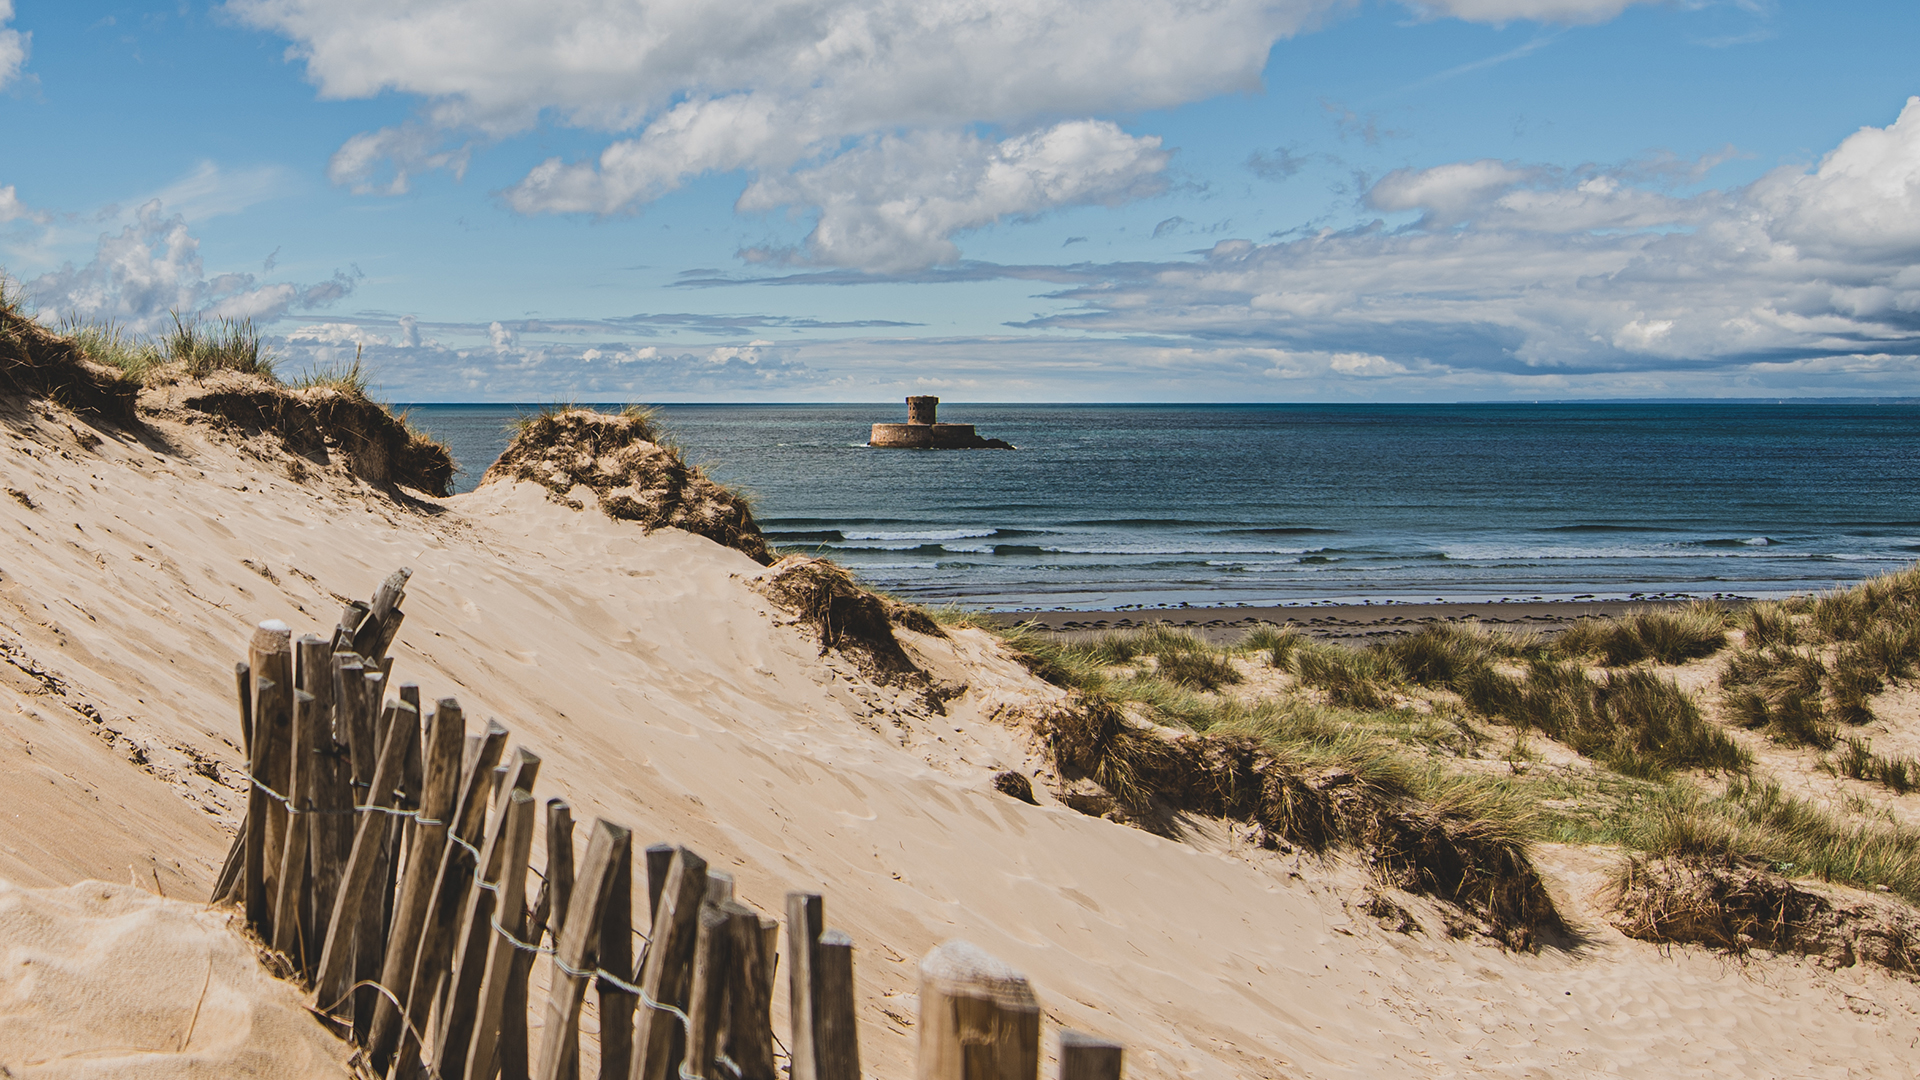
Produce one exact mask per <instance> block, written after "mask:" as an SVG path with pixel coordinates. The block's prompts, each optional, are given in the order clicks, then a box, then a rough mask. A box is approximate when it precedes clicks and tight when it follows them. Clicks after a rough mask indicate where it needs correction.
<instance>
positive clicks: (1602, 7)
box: [1403, 0, 1657, 24]
mask: <svg viewBox="0 0 1920 1080" xmlns="http://www.w3.org/2000/svg"><path fill="white" fill-rule="evenodd" d="M1403 2H1405V3H1406V5H1407V6H1408V7H1410V8H1412V9H1414V10H1415V11H1416V12H1419V13H1420V14H1422V15H1425V16H1427V17H1429V18H1442V17H1452V18H1455V19H1461V20H1464V21H1466V22H1479V23H1496V24H1497V23H1509V22H1516V21H1519V20H1526V21H1529V22H1557V23H1601V22H1606V21H1607V20H1608V19H1612V18H1615V17H1616V16H1618V15H1619V14H1620V13H1621V12H1623V11H1625V10H1627V9H1628V8H1630V7H1632V6H1634V5H1635V4H1651V3H1655V2H1657V0H1403Z"/></svg>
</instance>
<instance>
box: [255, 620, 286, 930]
mask: <svg viewBox="0 0 1920 1080" xmlns="http://www.w3.org/2000/svg"><path fill="white" fill-rule="evenodd" d="M247 666H248V667H250V668H252V669H253V693H254V702H253V733H254V751H255V753H254V759H255V760H254V761H253V770H252V771H253V775H254V776H255V777H256V778H257V779H258V780H259V781H260V783H261V784H264V785H265V787H266V788H267V789H271V790H272V791H273V792H274V793H276V794H275V795H269V794H268V793H267V791H266V790H263V789H262V788H261V787H259V786H255V787H254V788H253V794H255V795H259V796H260V803H261V809H262V813H261V814H260V815H258V817H257V820H258V821H259V822H260V828H261V845H260V879H261V889H260V905H259V906H260V909H261V910H260V911H259V915H260V919H259V921H257V922H255V924H254V929H255V931H256V932H257V933H259V935H260V940H262V941H266V942H271V941H272V940H273V936H274V923H275V918H274V915H275V911H274V907H275V905H276V904H277V903H278V901H279V894H280V862H281V857H280V849H281V848H282V847H283V846H284V845H285V844H286V841H287V807H286V805H285V804H284V803H282V802H281V801H280V799H279V798H277V797H276V795H283V796H285V797H287V798H289V799H291V798H293V793H292V792H290V791H288V790H287V789H288V786H289V785H288V783H287V773H288V770H289V769H291V768H292V761H293V748H292V746H291V745H289V744H290V742H291V740H292V738H293V630H292V629H291V628H289V627H288V626H287V624H286V623H283V622H281V621H280V620H279V619H268V620H267V621H266V622H263V623H261V624H260V625H259V627H258V628H257V629H255V630H254V632H253V638H252V639H251V640H250V641H248V642H247ZM252 805H253V803H252V799H251V797H249V801H248V807H249V809H251V807H252ZM248 907H249V910H251V909H252V907H253V901H252V900H251V899H249V900H248Z"/></svg>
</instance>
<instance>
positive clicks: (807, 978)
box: [787, 892, 827, 1080]
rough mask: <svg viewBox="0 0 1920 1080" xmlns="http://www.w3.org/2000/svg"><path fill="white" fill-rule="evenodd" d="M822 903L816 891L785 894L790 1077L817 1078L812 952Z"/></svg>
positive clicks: (817, 941) (817, 940) (823, 907)
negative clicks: (790, 1040)
mask: <svg viewBox="0 0 1920 1080" xmlns="http://www.w3.org/2000/svg"><path fill="white" fill-rule="evenodd" d="M826 918H827V916H826V904H825V902H824V901H823V900H821V898H820V894H819V893H806V892H790V893H788V894H787V995H788V998H787V1000H788V1007H787V1018H788V1020H789V1021H790V1022H791V1023H792V1025H793V1041H792V1042H791V1043H789V1044H788V1046H787V1053H788V1054H790V1055H791V1065H790V1067H791V1071H792V1078H791V1080H819V1077H818V1074H817V1070H816V1068H815V1064H814V1062H815V1057H814V1037H815V1033H816V1032H817V1031H818V1030H819V1021H818V1019H817V1017H816V1016H815V1013H814V995H815V985H814V967H815V963H814V953H815V951H816V950H817V949H818V948H819V946H820V932H821V931H823V930H825V929H826Z"/></svg>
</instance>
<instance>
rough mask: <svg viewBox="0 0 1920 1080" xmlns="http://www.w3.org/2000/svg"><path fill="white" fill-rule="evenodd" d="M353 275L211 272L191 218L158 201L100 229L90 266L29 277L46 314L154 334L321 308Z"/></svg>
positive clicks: (348, 288) (29, 289)
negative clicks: (175, 317)
mask: <svg viewBox="0 0 1920 1080" xmlns="http://www.w3.org/2000/svg"><path fill="white" fill-rule="evenodd" d="M354 284H355V279H354V278H353V277H351V276H349V275H347V274H342V273H336V274H335V275H334V276H333V278H332V279H331V280H328V281H323V282H320V283H318V284H314V285H296V284H291V283H288V282H273V283H268V284H264V285H263V284H260V283H259V282H258V281H257V280H256V279H255V278H254V276H253V275H252V274H245V273H226V274H217V275H215V276H213V277H208V276H207V274H206V271H205V268H204V267H203V265H202V263H201V259H200V241H199V240H198V239H196V238H195V237H194V236H193V235H192V233H191V232H189V231H188V229H187V221H186V218H185V217H183V216H181V215H179V214H171V215H169V214H168V213H167V212H166V209H165V208H164V207H163V206H162V204H161V203H160V202H159V200H153V201H150V202H148V203H146V204H145V205H143V206H141V207H140V209H139V211H138V212H137V213H136V215H135V219H134V221H133V223H132V224H130V225H128V226H127V227H126V228H124V229H122V230H121V231H120V232H119V233H118V234H112V233H108V234H103V235H102V236H101V237H100V240H99V243H98V244H97V245H96V247H95V249H94V255H93V259H92V260H91V261H89V262H88V263H87V264H86V265H85V266H75V265H73V264H72V263H67V264H66V265H64V266H62V267H61V268H60V269H58V270H54V271H52V272H50V273H46V274H42V275H40V276H39V277H36V278H33V279H32V280H30V281H28V282H26V284H25V286H24V289H25V292H26V294H27V295H28V296H29V297H30V298H32V300H33V301H34V304H35V306H36V307H38V308H39V310H40V311H41V312H42V313H43V314H44V315H46V316H49V317H59V316H66V315H73V316H77V317H80V318H83V319H96V320H111V321H113V322H117V323H119V324H121V325H123V326H124V327H126V328H127V329H128V330H131V331H133V332H135V333H152V332H155V331H158V330H161V329H163V328H165V327H166V326H168V325H170V324H171V321H172V313H173V312H179V313H180V314H181V315H183V316H192V315H198V316H207V317H213V318H222V317H224V318H232V319H248V318H250V319H254V320H256V321H260V320H268V319H273V318H277V317H279V316H281V315H283V314H285V313H286V312H288V311H289V310H292V309H295V308H299V309H311V308H316V307H322V306H325V305H327V304H330V303H332V302H334V301H336V300H339V299H341V298H343V297H345V296H346V295H347V294H348V293H350V292H352V291H353V287H354Z"/></svg>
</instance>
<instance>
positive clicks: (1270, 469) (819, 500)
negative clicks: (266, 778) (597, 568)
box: [414, 403, 1920, 609]
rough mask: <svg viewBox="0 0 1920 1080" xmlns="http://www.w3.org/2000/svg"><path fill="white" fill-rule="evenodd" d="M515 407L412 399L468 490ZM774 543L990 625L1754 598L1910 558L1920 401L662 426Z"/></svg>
mask: <svg viewBox="0 0 1920 1080" xmlns="http://www.w3.org/2000/svg"><path fill="white" fill-rule="evenodd" d="M530 409H531V407H527V408H515V407H512V406H497V405H489V406H449V405H431V406H418V407H416V408H415V412H414V417H415V419H416V421H417V422H419V423H420V424H421V425H422V426H424V427H425V428H427V429H428V430H430V431H433V432H435V433H436V434H438V435H440V436H441V437H443V438H445V439H446V440H447V441H448V442H450V443H451V444H452V445H453V449H454V453H455V456H456V457H458V458H459V459H460V460H461V462H462V463H463V465H465V467H466V468H467V469H468V470H469V471H468V473H467V474H466V475H465V476H463V477H461V481H462V485H461V486H462V490H465V489H466V488H470V487H471V486H472V485H473V484H474V483H476V482H477V481H478V478H479V474H480V473H481V472H483V471H484V470H485V467H486V465H487V464H488V463H489V462H491V461H492V460H493V458H494V457H495V456H497V455H498V454H499V452H500V450H501V448H503V447H504V446H505V444H506V439H507V436H506V434H505V432H504V430H503V424H504V422H505V421H506V420H508V419H510V418H511V417H513V416H515V415H518V414H519V413H521V412H524V411H530ZM660 412H661V416H660V421H661V423H662V425H663V426H664V427H665V429H666V430H667V431H668V432H669V433H670V434H671V436H672V438H673V440H674V441H676V442H678V443H679V444H680V445H681V446H682V447H683V448H684V449H685V450H686V451H687V453H688V456H689V458H691V459H692V460H694V461H696V462H699V463H701V464H703V465H705V466H706V467H707V469H708V471H709V472H710V473H711V474H712V475H714V476H715V477H716V478H718V479H721V480H724V481H728V482H731V483H734V484H738V485H740V486H742V487H744V488H746V489H747V490H748V491H749V492H751V493H752V495H753V497H754V508H755V514H756V516H757V517H758V519H759V521H760V524H761V527H762V528H763V529H765V530H766V532H767V533H768V536H769V538H770V539H771V540H772V541H773V542H774V543H775V544H777V545H779V546H781V547H782V548H787V549H819V550H823V551H825V552H827V553H829V554H831V555H832V557H833V558H834V559H835V560H837V561H839V562H840V563H841V564H843V565H845V566H847V567H848V568H849V569H851V570H853V571H854V572H855V573H856V574H858V575H859V576H860V577H861V578H863V579H865V580H866V581H868V582H869V583H871V584H874V585H876V586H879V587H881V588H885V589H888V590H891V591H893V592H896V593H899V594H901V595H904V596H908V597H911V598H914V599H917V600H922V601H929V602H939V601H945V600H957V601H962V602H964V603H966V604H968V605H970V606H977V607H984V608H996V609H1007V608H1056V607H1065V608H1083V609H1105V608H1115V607H1125V606H1130V605H1146V606H1163V605H1177V604H1181V603H1191V604H1195V605H1199V604H1208V605H1217V604H1242V603H1244V604H1271V603H1297V602H1303V601H1316V600H1321V601H1346V600H1357V599H1375V600H1379V599H1402V600H1435V599H1442V598H1444V599H1447V600H1461V601H1469V600H1486V599H1500V598H1515V599H1521V598H1532V597H1543V598H1549V599H1552V598H1566V597H1573V596H1581V595H1595V596H1601V597H1628V596H1633V595H1640V594H1645V595H1656V594H1671V593H1681V594H1689V595H1701V596H1711V595H1716V594H1718V595H1737V596H1765V595H1779V594H1784V593H1790V592H1798V591H1806V590H1812V589H1822V588H1829V587H1832V586H1833V585H1835V584H1838V583H1842V582H1848V581H1853V580H1857V579H1859V578H1861V577H1865V576H1868V575H1871V574H1875V573H1881V572H1884V571H1887V570H1891V569H1894V568H1897V567H1900V566H1904V565H1906V564H1908V563H1909V562H1912V561H1913V560H1914V559H1916V558H1920V494H1917V493H1916V487H1915V483H1914V481H1915V478H1916V470H1917V469H1920V407H1917V406H1914V405H1908V404H1899V405H1870V404H1869V405H1833V404H1793V403H1787V404H1779V405H1773V404H1734V405H1637V404H1604V405H1455V406H1414V405H1346V406H1324V405H1292V406H1290V405H1262V406H1186V405H1180V406H1114V405H1046V406H1039V405H959V404H948V405H945V406H943V407H942V410H941V419H943V420H955V421H959V422H963V423H974V424H976V425H978V427H979V429H980V431H981V433H982V434H984V435H989V436H995V437H999V438H1003V439H1007V440H1009V441H1011V442H1013V443H1015V444H1016V445H1018V446H1019V447H1020V449H1018V450H1016V451H986V450H979V451H907V450H873V449H868V448H866V447H865V446H864V445H863V444H864V443H865V441H866V435H867V427H868V425H869V424H871V423H872V422H874V421H876V420H888V421H892V420H897V419H899V418H900V415H901V414H903V413H904V409H903V408H902V407H901V406H900V405H899V404H897V403H892V404H882V405H858V406H846V405H832V406H813V405H777V406H753V405H746V406H742V405H724V406H720V405H715V406H705V405H673V406H665V407H663V408H662V409H661V410H660Z"/></svg>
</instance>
